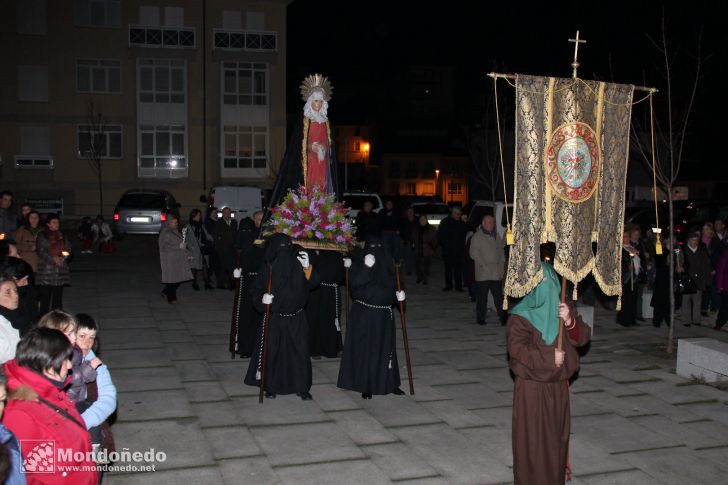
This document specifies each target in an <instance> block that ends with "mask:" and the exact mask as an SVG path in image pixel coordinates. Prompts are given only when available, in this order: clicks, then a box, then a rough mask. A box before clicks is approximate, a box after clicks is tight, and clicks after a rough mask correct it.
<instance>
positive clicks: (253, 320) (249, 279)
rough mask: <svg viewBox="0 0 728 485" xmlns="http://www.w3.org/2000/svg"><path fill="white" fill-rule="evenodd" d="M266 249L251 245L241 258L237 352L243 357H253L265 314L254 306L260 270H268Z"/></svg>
mask: <svg viewBox="0 0 728 485" xmlns="http://www.w3.org/2000/svg"><path fill="white" fill-rule="evenodd" d="M264 255H265V247H264V246H263V245H257V244H253V245H251V246H250V247H249V248H248V249H247V250H246V251H245V252H244V253H243V254H242V255H241V258H240V271H241V275H240V289H239V290H238V291H239V294H238V298H237V300H236V302H237V305H238V306H237V312H238V313H237V318H238V329H237V333H238V335H237V346H236V352H237V353H238V354H240V355H242V356H243V357H249V356H251V355H253V347H254V346H255V337H256V336H257V335H258V327H259V326H260V321H261V319H262V318H263V314H262V313H260V311H259V310H258V309H257V308H255V305H253V287H254V284H255V279H256V278H257V277H258V274H259V269H260V268H264V269H265V268H266V266H265V265H264V264H263V262H264V259H263V257H264Z"/></svg>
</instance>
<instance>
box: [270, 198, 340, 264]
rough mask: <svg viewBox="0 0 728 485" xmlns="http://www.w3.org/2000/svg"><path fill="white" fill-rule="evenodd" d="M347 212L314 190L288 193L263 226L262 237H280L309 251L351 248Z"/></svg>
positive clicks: (338, 204)
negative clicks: (285, 237)
mask: <svg viewBox="0 0 728 485" xmlns="http://www.w3.org/2000/svg"><path fill="white" fill-rule="evenodd" d="M347 213H348V209H347V208H346V207H344V205H343V204H342V203H341V202H336V197H335V195H334V194H329V193H326V192H324V191H321V190H320V189H319V188H318V187H314V188H313V189H311V190H307V189H306V187H304V186H301V187H299V188H298V190H296V191H293V190H290V191H289V192H288V194H286V196H285V197H284V198H283V201H282V202H281V203H280V205H279V206H278V207H274V208H273V209H271V216H270V218H269V219H268V221H267V222H266V223H265V226H264V235H266V236H269V235H271V234H274V233H278V232H280V233H283V234H286V235H288V236H290V237H291V239H293V240H294V241H295V242H296V243H298V244H300V245H301V246H303V247H305V248H309V249H333V250H347V249H349V248H350V247H351V246H353V245H354V236H353V228H352V226H351V222H350V221H349V219H348V218H347V217H346V216H347Z"/></svg>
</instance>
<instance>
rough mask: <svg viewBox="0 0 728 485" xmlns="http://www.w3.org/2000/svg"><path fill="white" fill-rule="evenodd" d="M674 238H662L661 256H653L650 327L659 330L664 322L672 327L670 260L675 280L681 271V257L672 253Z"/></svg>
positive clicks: (674, 252)
mask: <svg viewBox="0 0 728 485" xmlns="http://www.w3.org/2000/svg"><path fill="white" fill-rule="evenodd" d="M674 241H675V238H674V237H672V238H670V237H664V238H663V239H662V254H656V255H655V285H654V289H653V293H652V301H651V302H650V304H651V305H652V307H653V308H654V312H653V316H652V325H654V326H655V327H657V328H659V327H660V325H662V322H663V321H664V322H665V324H666V325H668V326H669V325H672V321H671V315H672V312H671V311H670V259H669V258H671V257H672V258H673V265H674V266H673V268H674V270H675V273H676V275H675V278H677V273H681V272H682V271H683V267H682V257H681V256H680V255H679V254H678V253H677V252H676V251H673V248H674Z"/></svg>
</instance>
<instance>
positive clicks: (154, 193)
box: [114, 190, 180, 235]
mask: <svg viewBox="0 0 728 485" xmlns="http://www.w3.org/2000/svg"><path fill="white" fill-rule="evenodd" d="M179 207H180V204H178V203H177V201H176V200H175V199H174V197H173V196H172V194H170V193H169V192H167V191H166V190H127V191H126V192H124V195H122V196H121V199H119V202H117V204H116V207H115V208H114V227H115V230H116V233H117V234H119V235H121V234H159V231H160V230H161V229H162V223H163V222H165V221H166V220H167V214H169V213H170V212H173V211H176V210H177V209H178V208H179Z"/></svg>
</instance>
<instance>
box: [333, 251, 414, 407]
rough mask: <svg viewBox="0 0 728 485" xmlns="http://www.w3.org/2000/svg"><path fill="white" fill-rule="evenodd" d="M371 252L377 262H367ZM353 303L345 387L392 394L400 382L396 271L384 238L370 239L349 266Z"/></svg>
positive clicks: (342, 374) (342, 384)
mask: <svg viewBox="0 0 728 485" xmlns="http://www.w3.org/2000/svg"><path fill="white" fill-rule="evenodd" d="M367 254H372V255H373V256H374V259H375V262H374V266H372V267H371V268H369V267H367V266H366V265H365V264H364V257H365V255H367ZM349 289H350V291H351V297H352V299H353V303H352V306H351V311H350V313H349V319H348V320H347V327H346V340H345V342H344V353H343V354H342V356H341V367H340V368H339V381H338V383H337V386H338V387H340V388H342V389H349V390H351V391H358V392H361V393H370V394H390V393H392V392H394V391H395V390H396V389H397V388H398V387H399V385H400V379H399V364H398V363H397V349H396V338H395V329H394V312H393V305H394V304H395V302H396V300H397V298H396V295H395V274H394V265H393V263H392V258H390V257H387V255H386V252H385V250H384V246H383V244H382V242H381V240H380V239H378V238H369V239H367V242H366V245H365V246H364V251H362V258H361V259H358V260H356V261H354V262H353V263H352V265H351V269H350V270H349Z"/></svg>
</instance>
